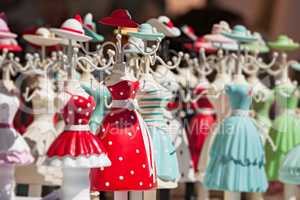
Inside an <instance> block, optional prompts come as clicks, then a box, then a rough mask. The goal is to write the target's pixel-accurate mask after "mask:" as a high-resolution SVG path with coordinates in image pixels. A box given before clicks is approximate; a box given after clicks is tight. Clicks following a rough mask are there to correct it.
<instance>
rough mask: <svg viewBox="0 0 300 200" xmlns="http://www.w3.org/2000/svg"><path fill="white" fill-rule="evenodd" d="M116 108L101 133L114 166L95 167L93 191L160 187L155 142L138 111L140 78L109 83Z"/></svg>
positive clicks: (113, 104)
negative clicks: (155, 157)
mask: <svg viewBox="0 0 300 200" xmlns="http://www.w3.org/2000/svg"><path fill="white" fill-rule="evenodd" d="M108 89H109V91H110V93H111V97H112V107H111V110H110V112H108V113H107V114H106V116H105V117H104V119H103V121H102V125H101V127H100V129H99V132H98V134H97V136H98V138H100V140H101V142H102V143H103V145H104V147H105V148H106V149H107V152H108V155H109V157H110V159H111V162H112V165H111V166H110V167H106V168H100V169H99V168H97V169H91V173H90V178H91V180H90V181H91V190H92V191H120V190H123V191H129V190H148V189H152V188H155V187H156V179H157V177H156V170H155V164H154V157H153V145H152V141H151V136H150V134H149V131H148V130H147V127H146V124H145V122H144V121H143V119H142V117H141V116H140V114H139V113H138V112H137V108H138V104H137V101H136V99H135V95H136V92H137V90H138V89H139V82H138V81H129V80H121V81H119V82H117V83H115V84H113V85H110V86H108Z"/></svg>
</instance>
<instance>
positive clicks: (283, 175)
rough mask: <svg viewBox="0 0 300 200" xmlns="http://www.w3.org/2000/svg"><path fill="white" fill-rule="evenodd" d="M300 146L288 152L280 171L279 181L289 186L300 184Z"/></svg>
mask: <svg viewBox="0 0 300 200" xmlns="http://www.w3.org/2000/svg"><path fill="white" fill-rule="evenodd" d="M299 155H300V145H298V146H296V147H295V148H293V149H292V150H291V151H289V152H288V154H287V155H286V157H285V158H284V159H283V161H282V164H281V167H280V170H279V180H280V181H282V182H284V183H287V184H294V185H299V184H300V157H299Z"/></svg>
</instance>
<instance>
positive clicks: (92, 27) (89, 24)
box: [83, 13, 104, 42]
mask: <svg viewBox="0 0 300 200" xmlns="http://www.w3.org/2000/svg"><path fill="white" fill-rule="evenodd" d="M83 29H84V32H85V34H86V35H87V36H89V37H91V38H92V42H102V41H104V37H103V36H102V35H100V34H98V33H97V32H96V23H95V22H93V15H92V14H91V13H88V14H86V15H85V17H84V24H83Z"/></svg>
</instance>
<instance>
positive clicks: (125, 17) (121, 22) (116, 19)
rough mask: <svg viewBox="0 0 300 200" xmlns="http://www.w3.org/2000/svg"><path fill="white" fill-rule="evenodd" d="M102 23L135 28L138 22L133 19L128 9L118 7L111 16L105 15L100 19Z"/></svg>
mask: <svg viewBox="0 0 300 200" xmlns="http://www.w3.org/2000/svg"><path fill="white" fill-rule="evenodd" d="M98 22H99V23H101V24H104V25H109V26H113V27H132V28H135V27H137V26H138V24H137V23H136V22H135V21H133V20H132V19H131V16H130V13H129V12H128V10H124V9H117V10H114V11H113V12H112V13H111V15H110V16H108V17H104V18H102V19H100V20H99V21H98Z"/></svg>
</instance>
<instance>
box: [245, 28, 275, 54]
mask: <svg viewBox="0 0 300 200" xmlns="http://www.w3.org/2000/svg"><path fill="white" fill-rule="evenodd" d="M253 35H254V36H255V37H256V38H257V40H256V41H255V42H251V43H247V44H243V45H242V49H246V50H248V51H251V52H256V51H258V52H259V53H268V52H269V51H270V49H269V47H268V46H267V45H266V43H265V41H264V40H263V38H262V36H261V34H260V33H257V32H255V33H253Z"/></svg>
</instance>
